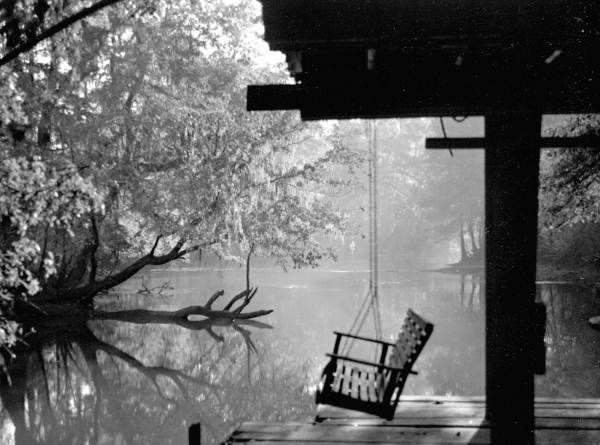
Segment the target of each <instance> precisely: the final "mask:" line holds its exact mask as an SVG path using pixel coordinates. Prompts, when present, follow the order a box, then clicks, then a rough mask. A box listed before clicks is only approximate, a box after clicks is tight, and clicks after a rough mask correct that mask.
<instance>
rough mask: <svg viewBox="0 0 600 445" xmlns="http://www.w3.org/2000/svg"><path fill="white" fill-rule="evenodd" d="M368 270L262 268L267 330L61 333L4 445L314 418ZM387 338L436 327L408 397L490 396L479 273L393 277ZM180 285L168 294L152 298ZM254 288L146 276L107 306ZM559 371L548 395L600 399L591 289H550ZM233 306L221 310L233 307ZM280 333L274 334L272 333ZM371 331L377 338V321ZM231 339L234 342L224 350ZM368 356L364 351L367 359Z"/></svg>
mask: <svg viewBox="0 0 600 445" xmlns="http://www.w3.org/2000/svg"><path fill="white" fill-rule="evenodd" d="M368 278H369V277H368V271H367V270H360V269H352V268H349V269H341V268H337V269H336V268H335V267H325V268H322V269H315V270H306V271H290V272H288V273H284V272H282V271H280V270H276V269H254V270H253V271H252V285H254V286H258V287H259V290H258V293H257V295H256V296H255V298H254V300H253V301H252V303H251V305H250V306H249V307H248V310H257V309H273V310H274V312H273V313H272V314H270V315H268V316H266V317H262V318H260V319H258V320H259V321H260V322H262V323H264V324H263V325H258V326H248V325H244V326H240V328H241V329H239V330H237V331H236V330H234V329H232V328H231V327H214V329H213V330H212V332H210V333H209V332H207V331H191V330H187V329H185V328H182V327H178V326H173V325H153V324H147V325H136V324H131V323H123V322H117V321H94V322H89V323H88V324H87V326H81V327H79V328H77V329H75V328H74V329H70V330H69V331H68V332H66V333H65V332H62V333H61V334H60V335H58V336H56V337H51V338H50V337H49V338H48V342H47V344H46V345H45V346H44V347H43V348H38V349H36V350H34V351H30V352H29V353H27V354H22V355H21V356H19V357H18V358H17V359H15V361H14V362H13V368H12V370H11V377H12V385H11V386H3V387H1V388H0V396H1V399H2V412H1V414H0V422H1V423H0V427H1V430H0V443H2V444H29V443H47V444H56V443H61V444H63V443H64V444H68V443H72V444H84V443H90V444H96V443H97V444H109V443H110V444H113V443H114V444H126V443H127V444H130V443H144V444H146V443H156V444H165V443H173V444H182V443H186V440H187V427H188V426H189V425H190V424H191V423H195V422H201V424H202V436H203V437H202V440H203V442H202V443H205V444H211V443H219V442H220V441H222V440H223V439H224V438H225V437H226V436H227V435H228V433H229V432H230V431H231V430H232V429H233V428H235V426H236V425H238V424H239V423H240V422H242V421H246V420H255V421H284V420H299V419H308V418H311V417H312V416H314V413H315V406H314V404H313V397H314V394H313V393H314V387H315V385H316V383H317V381H318V378H319V375H320V372H321V368H322V366H323V365H324V364H325V362H326V360H325V356H324V354H325V353H326V352H327V351H329V350H330V349H331V347H332V343H333V336H332V334H331V331H332V330H347V329H349V327H350V326H351V324H352V321H353V319H354V317H355V316H356V314H357V312H358V310H359V308H360V306H361V303H362V302H363V300H364V297H365V295H366V292H367V289H368ZM379 279H380V297H379V300H380V301H379V308H380V312H381V321H382V331H383V333H384V336H385V337H386V338H389V339H391V338H392V337H393V335H394V334H395V333H397V331H398V330H399V328H400V325H401V322H402V319H403V317H404V314H405V313H406V310H407V309H408V308H412V309H413V310H415V311H416V312H418V313H419V314H421V315H422V316H424V317H425V318H427V319H429V320H430V321H431V322H433V323H434V325H435V329H434V333H433V335H432V337H431V339H430V340H429V343H428V344H427V346H426V347H425V350H424V351H423V352H422V354H421V356H420V357H419V359H418V361H417V363H416V365H415V369H416V370H418V372H419V375H417V376H411V377H410V378H409V380H408V383H407V385H406V387H405V389H404V394H420V395H483V394H484V388H485V387H484V378H485V369H484V309H485V308H484V307H483V294H482V287H483V282H482V280H481V278H479V277H477V276H471V275H469V276H462V277H461V276H460V275H454V274H440V273H419V272H406V271H404V272H403V271H380V275H379ZM165 282H168V283H169V284H170V286H171V289H170V290H166V291H165V292H163V293H162V294H160V295H156V293H155V294H154V295H153V294H148V293H145V292H139V290H140V289H144V288H146V289H149V288H153V287H156V286H160V285H161V284H163V283H165ZM244 288H245V271H244V269H242V268H237V267H234V268H230V269H206V268H204V269H198V268H189V269H186V268H183V269H178V270H153V271H146V272H144V273H143V274H139V275H137V276H136V277H135V278H133V279H132V280H130V281H129V282H127V283H126V285H125V286H123V287H122V288H120V289H119V294H118V296H106V297H103V298H102V299H101V300H104V303H101V304H102V306H103V308H104V309H107V310H118V309H126V308H140V307H143V308H147V309H155V310H174V309H179V308H182V307H184V306H188V305H194V304H203V303H205V302H206V300H207V298H208V297H209V296H210V295H211V294H212V293H213V292H214V291H215V290H216V289H224V290H225V296H224V297H221V299H219V300H217V302H216V303H215V304H214V308H215V309H219V308H221V307H223V305H224V304H225V303H226V302H227V301H228V298H227V297H231V296H233V295H234V294H236V293H237V292H239V291H240V290H242V289H244ZM538 298H539V299H541V300H542V301H544V302H545V303H546V305H547V313H548V322H547V329H546V344H547V373H546V375H545V376H543V377H537V378H536V395H538V396H552V397H600V370H599V364H600V332H597V331H593V330H592V329H590V328H589V327H588V326H587V318H588V317H589V316H591V315H593V314H598V313H600V302H599V299H598V297H597V296H595V295H594V293H593V292H592V291H591V290H589V289H586V288H583V287H579V286H576V285H568V284H548V283H546V284H543V285H540V286H539V295H538ZM221 300H222V301H221ZM267 324H268V325H269V326H267ZM361 333H362V334H364V335H372V334H373V324H372V322H371V319H370V318H367V320H366V322H365V326H364V329H363V330H362V331H361ZM217 338H222V341H217ZM357 353H364V351H357Z"/></svg>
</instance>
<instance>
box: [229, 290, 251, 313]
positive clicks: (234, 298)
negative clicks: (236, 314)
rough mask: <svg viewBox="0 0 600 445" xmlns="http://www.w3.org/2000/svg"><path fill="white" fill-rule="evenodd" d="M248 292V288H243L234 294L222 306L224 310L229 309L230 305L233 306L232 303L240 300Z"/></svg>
mask: <svg viewBox="0 0 600 445" xmlns="http://www.w3.org/2000/svg"><path fill="white" fill-rule="evenodd" d="M248 293H250V289H245V290H243V291H241V292H240V293H239V294H237V295H236V296H234V297H233V298H232V299H231V300H230V301H229V303H227V304H226V305H225V307H224V308H223V310H224V311H226V310H229V309H231V307H232V306H233V304H234V303H235V302H236V301H238V300H241V299H242V298H244V297H246V295H248Z"/></svg>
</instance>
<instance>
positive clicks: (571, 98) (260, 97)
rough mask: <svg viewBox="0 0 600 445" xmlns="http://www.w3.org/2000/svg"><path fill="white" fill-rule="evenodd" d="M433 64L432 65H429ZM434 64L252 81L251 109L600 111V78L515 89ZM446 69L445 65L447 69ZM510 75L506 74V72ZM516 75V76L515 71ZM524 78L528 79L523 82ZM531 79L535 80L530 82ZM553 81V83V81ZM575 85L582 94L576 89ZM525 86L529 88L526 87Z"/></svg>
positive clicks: (313, 113) (328, 114)
mask: <svg viewBox="0 0 600 445" xmlns="http://www.w3.org/2000/svg"><path fill="white" fill-rule="evenodd" d="M427 68H429V69H427ZM433 68H434V66H433V65H432V66H430V67H421V68H420V69H419V70H414V71H410V74H411V75H413V76H414V77H412V78H408V77H401V76H406V75H407V73H403V74H400V73H392V74H390V75H389V76H387V75H386V74H385V73H381V77H378V76H373V77H371V78H368V79H358V80H356V79H354V80H349V81H345V80H344V79H343V78H339V79H338V80H337V81H336V82H333V81H332V82H331V83H329V82H327V83H323V84H313V85H308V84H287V85H251V86H249V87H248V91H247V109H248V111H266V110H294V109H296V110H300V113H301V116H302V119H304V120H318V119H358V118H367V119H368V118H394V117H445V116H464V115H469V116H483V115H486V114H491V113H492V114H493V113H495V112H511V111H514V112H526V111H527V110H528V109H529V108H528V107H529V106H530V105H531V104H533V105H534V106H535V108H536V110H538V112H539V113H541V114H584V113H600V88H597V83H598V82H597V80H598V77H597V76H596V77H594V76H593V75H591V79H592V80H591V81H589V82H580V81H579V80H578V79H574V78H573V79H569V78H568V77H566V76H567V75H565V77H563V78H562V80H561V84H556V85H554V84H552V85H550V84H546V83H542V82H541V81H540V82H538V84H539V85H537V86H536V87H535V88H534V87H530V86H527V88H526V87H523V88H522V89H519V90H516V91H512V90H511V88H510V85H512V84H514V83H515V82H517V81H516V80H511V81H507V82H506V84H504V85H500V86H498V85H497V80H498V79H497V78H496V77H495V76H493V75H492V74H490V73H488V74H487V75H486V79H487V80H486V81H485V82H484V81H478V83H471V82H470V80H471V79H473V78H474V77H477V76H479V77H478V78H480V77H482V75H481V74H476V73H472V72H470V73H464V76H462V75H461V74H460V73H449V74H448V75H447V76H446V77H445V78H443V79H441V78H438V77H437V76H434V75H433V74H432V73H435V72H437V70H435V69H433ZM444 69H445V68H444ZM507 76H508V74H507ZM517 77H518V76H517ZM524 82H525V81H524ZM531 83H533V81H531ZM549 83H551V82H550V81H549ZM573 85H576V86H577V88H578V90H579V94H573V91H572V89H573ZM524 91H525V92H524Z"/></svg>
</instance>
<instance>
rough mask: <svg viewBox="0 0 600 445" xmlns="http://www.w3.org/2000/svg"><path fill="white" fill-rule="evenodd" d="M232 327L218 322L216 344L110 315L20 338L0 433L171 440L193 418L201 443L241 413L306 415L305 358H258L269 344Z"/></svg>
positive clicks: (24, 438) (28, 438) (10, 438)
mask: <svg viewBox="0 0 600 445" xmlns="http://www.w3.org/2000/svg"><path fill="white" fill-rule="evenodd" d="M259 327H267V325H264V324H263V326H259ZM237 328H238V329H237V332H236V330H234V329H233V328H226V329H223V328H222V329H221V331H220V332H219V333H220V334H221V335H219V336H218V337H221V336H222V337H223V339H222V341H220V342H218V341H215V339H214V338H213V337H212V336H210V335H207V334H206V333H200V332H194V331H190V330H187V329H185V328H181V327H176V326H156V325H134V324H128V323H118V322H114V321H95V322H88V323H87V324H86V323H79V324H77V325H70V326H68V327H67V328H64V329H60V330H54V331H53V332H52V333H50V332H45V333H39V334H37V335H36V336H35V337H30V338H29V344H30V347H29V348H28V349H27V350H23V351H21V352H20V354H18V355H17V357H15V358H14V359H13V360H12V365H11V368H10V375H9V378H10V384H9V382H8V381H6V378H5V379H4V381H3V382H2V384H1V385H0V397H1V399H2V406H3V414H2V415H3V416H4V418H3V419H2V420H3V424H2V425H3V431H2V436H0V437H3V438H4V440H5V442H3V443H7V444H9V443H15V444H17V445H19V444H59V443H60V444H84V443H90V444H96V443H98V444H99V443H127V444H132V443H157V444H159V443H160V444H168V443H174V444H181V443H186V440H187V428H188V427H189V425H190V424H191V423H195V422H200V423H201V424H202V432H203V442H202V443H207V444H210V443H217V442H219V441H221V440H223V439H224V438H225V437H226V436H227V433H228V432H229V431H230V430H231V429H232V428H234V427H235V426H236V425H237V424H238V423H239V422H241V421H243V420H259V419H260V420H273V421H277V420H282V419H294V418H304V417H307V416H309V415H310V414H312V413H313V411H314V406H313V397H312V395H310V394H309V393H308V385H307V384H306V383H305V382H308V381H309V380H310V378H309V373H310V372H311V371H310V369H311V368H310V367H309V366H308V364H306V363H305V364H302V363H300V364H297V363H294V361H288V362H286V361H283V362H282V361H281V360H279V362H277V358H271V357H268V359H265V356H267V355H272V354H273V353H274V352H275V351H274V350H273V348H275V347H276V346H277V345H276V344H275V345H274V344H270V343H267V342H264V341H256V343H257V344H256V345H255V344H254V343H253V342H252V340H250V331H249V330H247V329H243V330H241V331H240V329H239V326H237ZM252 348H256V349H257V350H258V351H259V352H258V354H260V355H257V354H254V353H253V352H252ZM275 363H277V365H275ZM7 414H8V416H9V417H10V421H8V418H7ZM11 425H12V426H14V431H13V432H12V433H11V431H10V430H11V429H12V428H13V427H11Z"/></svg>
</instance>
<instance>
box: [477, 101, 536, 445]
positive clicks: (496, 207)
mask: <svg viewBox="0 0 600 445" xmlns="http://www.w3.org/2000/svg"><path fill="white" fill-rule="evenodd" d="M485 131H486V138H487V139H488V140H489V141H490V142H489V144H490V145H489V146H488V147H486V150H485V217H486V230H485V246H486V260H485V267H486V285H485V287H486V289H485V290H486V416H487V418H488V420H489V421H490V429H491V442H492V444H494V445H500V444H501V445H505V444H506V445H508V444H520V445H530V444H533V443H534V411H533V409H534V388H533V366H532V361H533V341H532V340H533V330H534V329H533V328H534V323H533V322H532V321H533V314H534V311H533V308H534V302H535V262H536V242H537V211H538V199H537V195H538V188H539V178H538V175H539V159H540V154H539V152H540V150H539V146H538V145H539V137H540V131H541V115H540V114H539V113H533V112H532V113H504V114H493V115H488V116H486V117H485Z"/></svg>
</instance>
